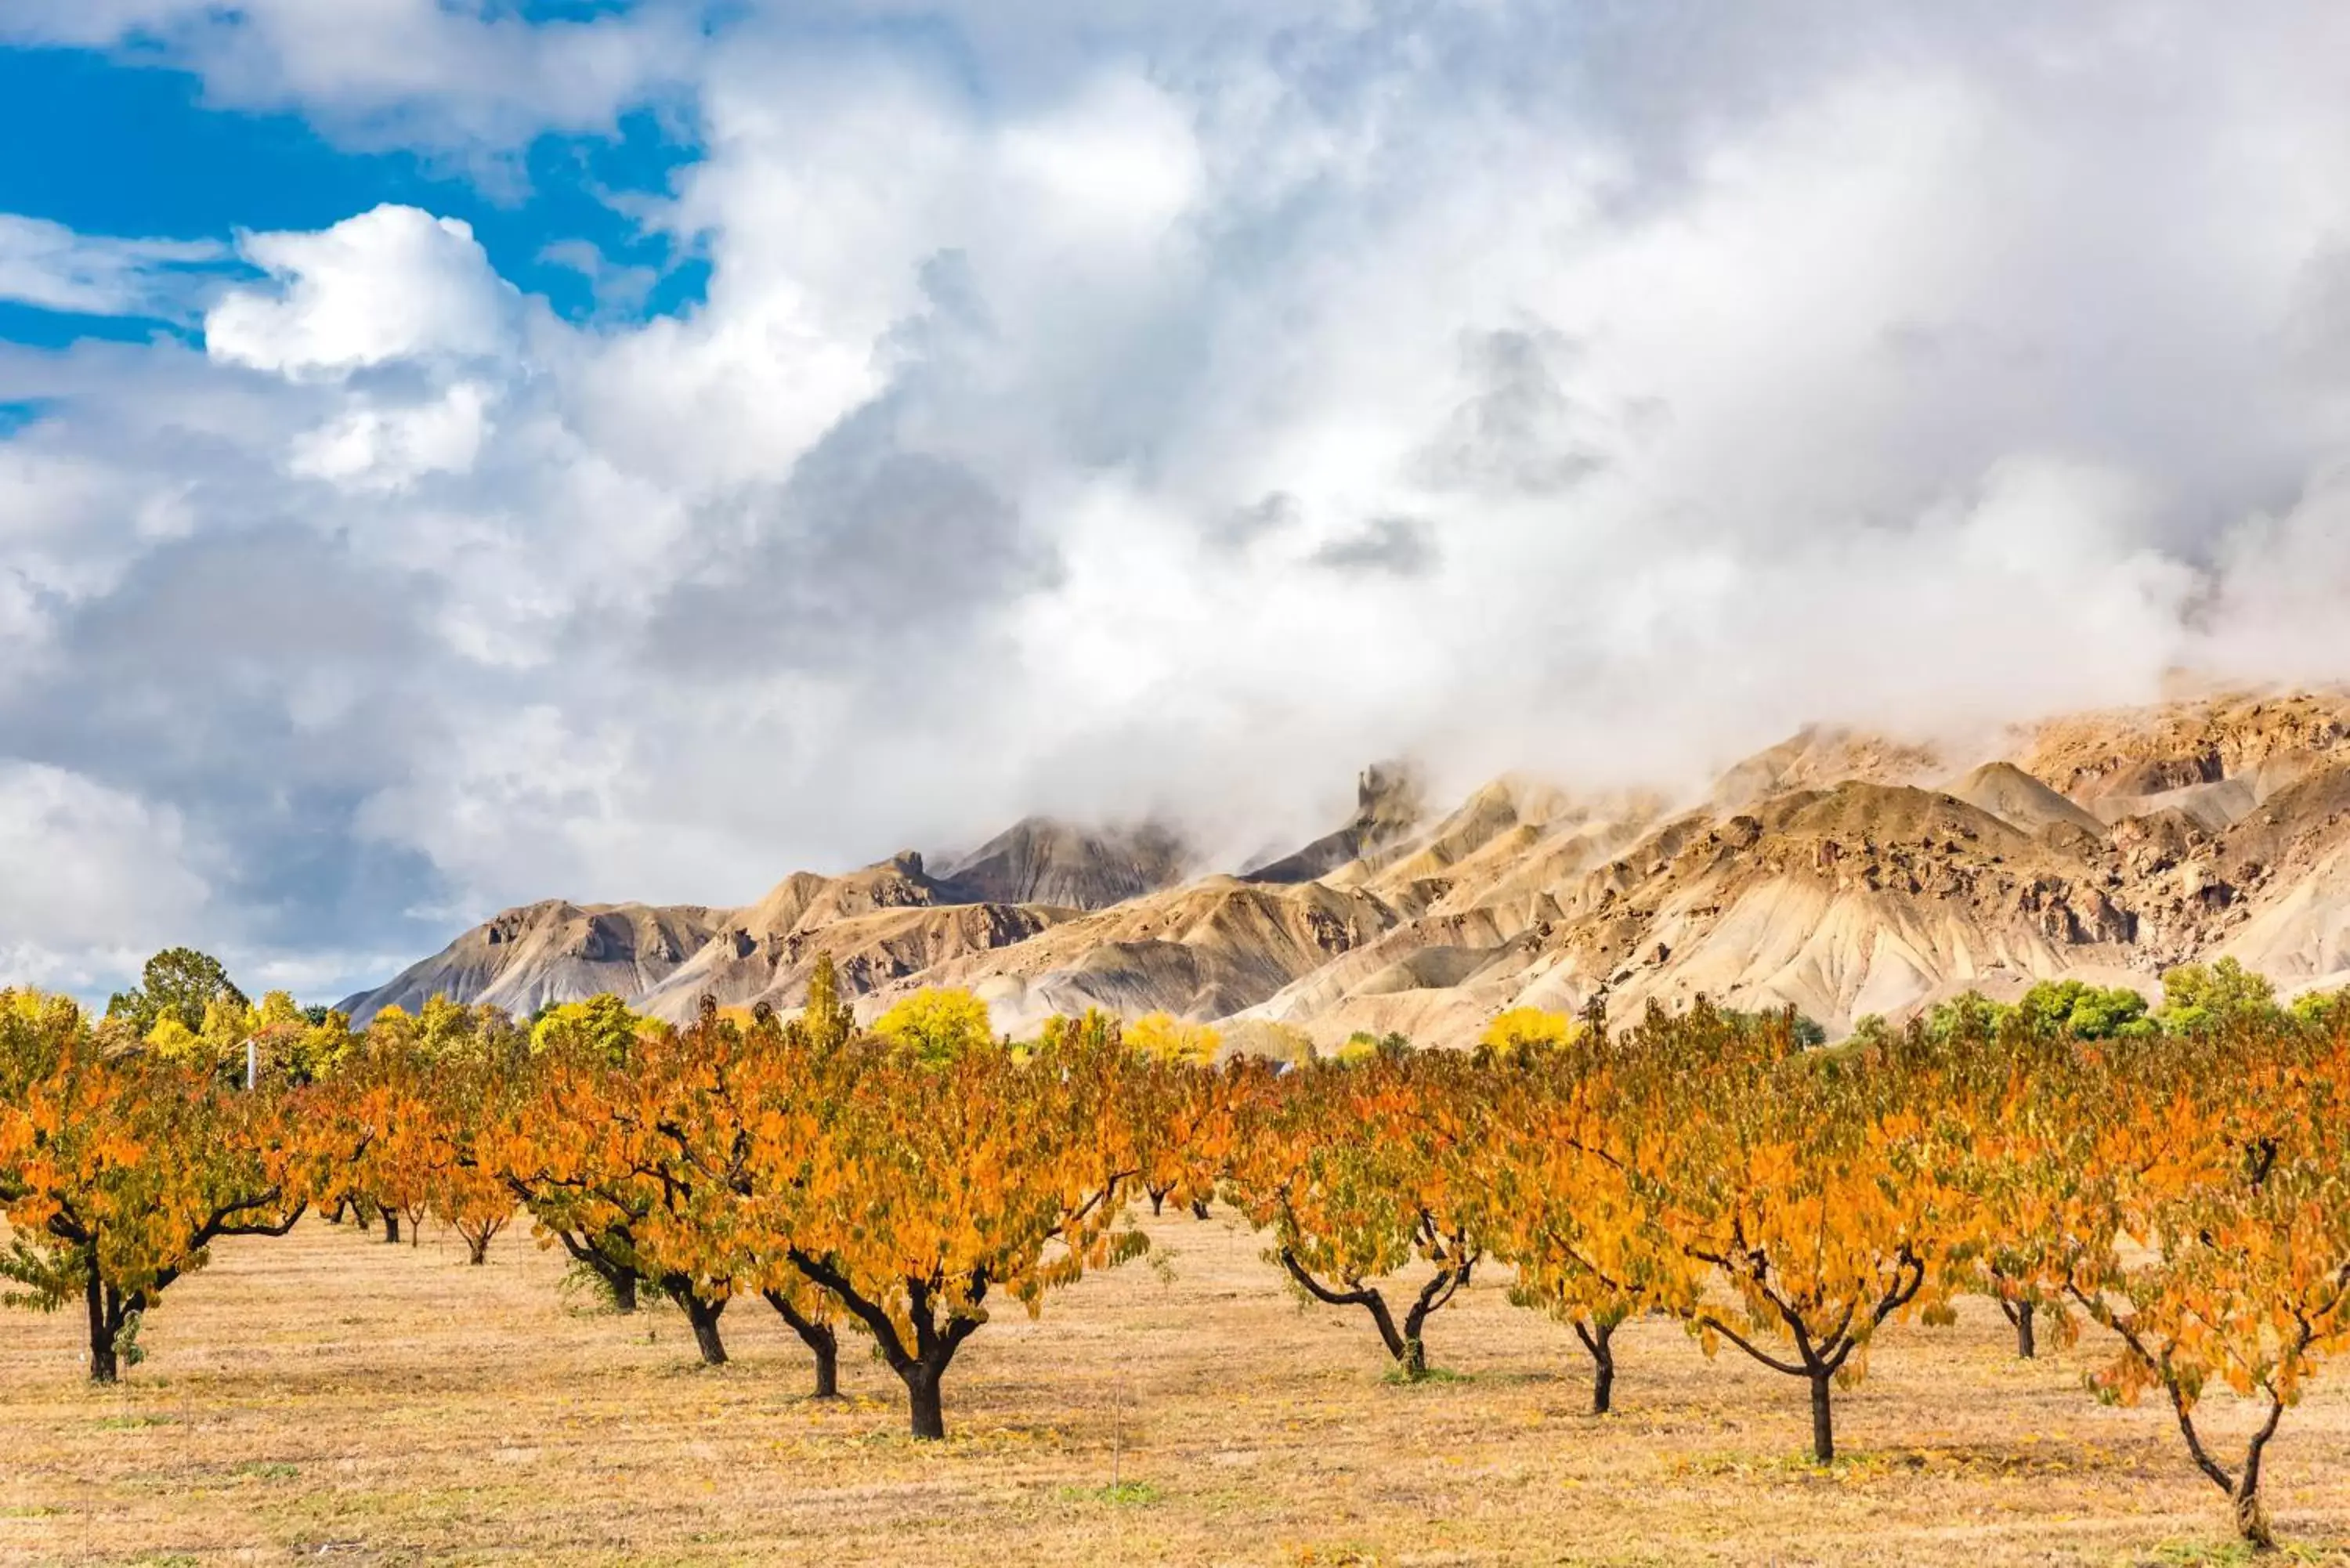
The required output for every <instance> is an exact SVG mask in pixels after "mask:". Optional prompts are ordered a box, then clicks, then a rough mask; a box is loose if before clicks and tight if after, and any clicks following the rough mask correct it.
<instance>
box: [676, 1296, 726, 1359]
mask: <svg viewBox="0 0 2350 1568" xmlns="http://www.w3.org/2000/svg"><path fill="white" fill-rule="evenodd" d="M671 1295H672V1296H674V1297H675V1298H676V1300H677V1304H678V1305H680V1306H681V1307H683V1308H684V1309H685V1317H686V1321H687V1322H688V1323H691V1324H693V1346H694V1348H695V1349H696V1350H699V1351H700V1352H701V1353H702V1363H703V1365H705V1366H725V1365H726V1345H725V1342H724V1341H723V1340H721V1339H720V1338H719V1337H718V1314H721V1313H723V1312H724V1311H725V1310H726V1303H724V1302H723V1301H717V1302H706V1301H703V1300H702V1298H701V1297H700V1296H698V1295H695V1294H694V1293H693V1292H692V1291H691V1290H690V1289H686V1288H683V1287H677V1288H673V1289H672V1290H671Z"/></svg>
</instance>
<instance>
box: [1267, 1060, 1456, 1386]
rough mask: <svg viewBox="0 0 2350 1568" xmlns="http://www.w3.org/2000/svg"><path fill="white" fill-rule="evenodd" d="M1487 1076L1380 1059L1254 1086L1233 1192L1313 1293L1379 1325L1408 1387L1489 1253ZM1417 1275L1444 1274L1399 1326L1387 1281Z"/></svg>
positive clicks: (1449, 1064) (1432, 1279)
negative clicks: (1482, 1168)
mask: <svg viewBox="0 0 2350 1568" xmlns="http://www.w3.org/2000/svg"><path fill="white" fill-rule="evenodd" d="M1479 1071H1480V1069H1479V1067H1478V1065H1477V1064H1475V1063H1474V1062H1472V1061H1471V1060H1470V1059H1469V1058H1468V1057H1466V1056H1463V1055H1461V1054H1456V1053H1451V1052H1426V1053H1419V1054H1391V1055H1389V1054H1371V1055H1368V1056H1367V1057H1366V1058H1364V1059H1363V1060H1362V1061H1361V1062H1359V1063H1355V1064H1346V1063H1330V1064H1316V1065H1315V1066H1311V1067H1307V1068H1303V1069H1299V1070H1295V1071H1292V1072H1289V1073H1286V1074H1279V1075H1276V1074H1274V1073H1273V1072H1271V1071H1269V1070H1267V1069H1266V1068H1264V1067H1263V1066H1262V1065H1259V1066H1256V1067H1253V1068H1252V1069H1251V1070H1250V1071H1249V1074H1248V1075H1247V1077H1246V1079H1245V1080H1244V1081H1245V1083H1246V1084H1247V1085H1248V1098H1247V1101H1246V1103H1245V1109H1244V1112H1243V1126H1242V1128H1241V1130H1240V1133H1239V1136H1238V1137H1237V1139H1236V1142H1235V1148H1234V1153H1233V1156H1232V1165H1231V1173H1230V1176H1229V1178H1228V1180H1227V1183H1226V1189H1227V1191H1228V1193H1229V1194H1230V1196H1231V1197H1232V1199H1233V1200H1234V1201H1235V1202H1236V1203H1237V1204H1238V1205H1239V1207H1240V1208H1241V1209H1242V1210H1243V1212H1245V1213H1246V1214H1247V1215H1248V1218H1249V1222H1250V1223H1251V1224H1253V1225H1254V1226H1255V1227H1257V1228H1258V1229H1259V1230H1265V1231H1271V1232H1272V1234H1273V1242H1274V1244H1273V1247H1272V1249H1271V1250H1270V1251H1269V1252H1268V1254H1267V1256H1268V1257H1269V1259H1270V1260H1271V1261H1272V1262H1276V1263H1278V1264H1280V1266H1281V1267H1282V1269H1283V1270H1284V1272H1286V1273H1287V1274H1288V1275H1289V1277H1290V1280H1291V1282H1293V1283H1294V1284H1295V1286H1296V1288H1297V1290H1298V1291H1299V1293H1301V1294H1302V1295H1304V1296H1305V1297H1306V1298H1307V1299H1309V1300H1312V1301H1316V1302H1320V1303H1323V1304H1325V1305H1327V1306H1337V1307H1359V1308H1361V1309H1362V1310H1363V1311H1364V1312H1365V1313H1367V1314H1369V1316H1370V1319H1371V1324H1372V1326H1373V1327H1374V1328H1375V1329H1376V1330H1377V1331H1378V1336H1379V1342H1380V1344H1381V1345H1384V1346H1385V1347H1386V1349H1387V1352H1388V1355H1389V1356H1390V1357H1391V1358H1392V1359H1393V1361H1394V1363H1395V1367H1396V1370H1397V1371H1398V1372H1399V1374H1400V1375H1401V1376H1403V1377H1405V1378H1406V1379H1408V1380H1417V1379H1419V1378H1420V1377H1423V1376H1426V1375H1427V1372H1428V1348H1427V1342H1426V1338H1425V1334H1426V1329H1427V1324H1428V1321H1429V1319H1430V1317H1431V1316H1433V1315H1434V1314H1436V1313H1438V1312H1440V1311H1441V1310H1442V1309H1443V1308H1444V1307H1445V1306H1446V1305H1447V1304H1448V1303H1451V1301H1452V1299H1453V1298H1454V1297H1455V1296H1456V1295H1457V1294H1459V1293H1460V1292H1461V1288H1462V1287H1463V1286H1465V1285H1467V1284H1468V1282H1469V1279H1470V1276H1471V1273H1472V1272H1474V1270H1475V1269H1476V1266H1477V1263H1478V1261H1479V1260H1480V1259H1481V1258H1482V1257H1483V1256H1484V1252H1485V1211H1484V1204H1483V1200H1482V1181H1481V1179H1480V1178H1479V1175H1478V1173H1477V1169H1476V1161H1475V1150H1476V1148H1477V1147H1478V1146H1479V1144H1480V1142H1481V1140H1482V1138H1483V1137H1484V1133H1483V1130H1482V1117H1483V1112H1484V1105H1483V1096H1482V1095H1481V1094H1480V1093H1479V1092H1478V1089H1477V1085H1476V1082H1475V1080H1476V1075H1477V1074H1478V1073H1479ZM1415 1264H1421V1265H1425V1266H1427V1267H1428V1268H1429V1269H1430V1271H1431V1272H1430V1274H1429V1276H1428V1277H1427V1278H1426V1279H1425V1280H1424V1281H1422V1282H1420V1284H1419V1287H1418V1289H1417V1290H1416V1291H1415V1292H1414V1293H1412V1294H1411V1296H1410V1298H1409V1303H1408V1304H1407V1305H1405V1307H1404V1309H1403V1313H1402V1315H1401V1318H1400V1320H1399V1318H1398V1315H1397V1314H1396V1311H1395V1308H1394V1306H1393V1304H1392V1303H1389V1301H1388V1294H1387V1293H1388V1290H1389V1289H1390V1288H1392V1287H1391V1286H1389V1285H1386V1284H1383V1283H1381V1281H1383V1280H1386V1279H1388V1278H1389V1277H1390V1276H1393V1275H1396V1274H1398V1273H1399V1272H1402V1271H1404V1270H1406V1269H1409V1268H1411V1267H1412V1266H1414V1265H1415Z"/></svg>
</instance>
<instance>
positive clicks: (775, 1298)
mask: <svg viewBox="0 0 2350 1568" xmlns="http://www.w3.org/2000/svg"><path fill="white" fill-rule="evenodd" d="M766 1297H767V1304H768V1305H769V1306H772V1307H774V1308H775V1311H776V1313H777V1314H780V1315H781V1316H782V1318H783V1320H784V1321H785V1323H787V1324H791V1328H792V1332H793V1333H794V1334H798V1335H799V1336H800V1343H801V1344H803V1345H806V1346H807V1347H808V1354H809V1355H813V1356H815V1357H816V1393H815V1394H814V1395H813V1396H812V1397H814V1398H817V1399H837V1398H839V1397H840V1335H839V1334H837V1333H836V1332H834V1330H833V1326H832V1324H828V1323H817V1322H816V1321H815V1320H814V1319H812V1318H810V1317H808V1316H806V1314H803V1313H802V1312H800V1310H799V1309H798V1308H796V1307H795V1306H793V1305H792V1303H791V1298H790V1297H788V1296H786V1295H785V1294H784V1293H783V1292H781V1291H769V1292H767V1293H766Z"/></svg>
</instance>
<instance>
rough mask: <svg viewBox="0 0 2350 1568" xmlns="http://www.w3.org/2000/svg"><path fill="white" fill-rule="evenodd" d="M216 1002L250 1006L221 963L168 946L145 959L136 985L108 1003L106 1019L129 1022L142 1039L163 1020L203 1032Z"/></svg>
mask: <svg viewBox="0 0 2350 1568" xmlns="http://www.w3.org/2000/svg"><path fill="white" fill-rule="evenodd" d="M214 1002H233V1003H234V1004H235V1005H236V1006H238V1007H244V1006H246V1005H248V1003H247V1002H246V1001H245V996H244V992H241V991H239V990H237V988H236V986H235V984H234V982H233V981H230V979H229V978H228V971H227V970H226V969H224V967H222V964H221V961H220V960H218V959H216V958H214V957H213V956H212V955H211V954H210V953H200V952H198V951H196V950H195V949H193V948H166V949H164V950H162V951H161V952H160V953H157V954H156V955H155V956H154V957H153V958H151V959H149V960H148V961H147V963H146V967H145V968H143V969H142V970H141V971H140V975H139V983H138V984H137V985H135V986H132V987H131V988H130V990H129V991H118V992H115V993H114V995H113V996H111V997H109V999H108V1000H107V1003H106V1016H107V1018H108V1020H109V1022H114V1023H127V1024H129V1025H130V1027H131V1029H132V1030H133V1031H134V1032H136V1033H138V1034H139V1035H140V1037H141V1038H142V1039H143V1038H144V1037H145V1036H146V1034H147V1033H148V1032H149V1031H150V1030H151V1029H153V1028H154V1027H155V1026H156V1025H157V1024H158V1023H161V1022H163V1021H164V1020H165V1019H172V1020H174V1021H176V1022H177V1023H179V1025H180V1027H181V1028H182V1029H185V1030H186V1031H187V1032H188V1033H191V1034H202V1033H203V1029H204V1012H205V1010H206V1009H208V1008H210V1007H211V1006H212V1005H213V1003H214Z"/></svg>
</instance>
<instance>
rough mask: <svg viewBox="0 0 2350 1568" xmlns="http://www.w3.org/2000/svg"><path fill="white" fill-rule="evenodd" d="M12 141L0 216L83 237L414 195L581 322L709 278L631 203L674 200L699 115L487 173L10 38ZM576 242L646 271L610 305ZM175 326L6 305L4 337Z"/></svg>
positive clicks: (638, 127)
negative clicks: (570, 261) (216, 102)
mask: <svg viewBox="0 0 2350 1568" xmlns="http://www.w3.org/2000/svg"><path fill="white" fill-rule="evenodd" d="M615 8H616V7H612V6H592V5H576V6H567V7H560V8H558V7H555V6H551V5H543V6H540V7H538V8H537V9H538V10H539V11H541V12H544V13H551V14H575V15H589V14H593V13H594V12H596V11H598V10H610V9H615ZM0 147H5V148H7V149H10V150H12V151H10V153H9V155H8V156H6V157H5V159H0V212H6V213H17V214H21V215H24V216H27V217H36V218H46V219H49V220H51V221H53V222H56V223H62V224H64V225H66V226H67V227H68V228H71V229H75V230H78V231H80V232H83V233H88V234H122V235H130V234H135V235H139V236H140V237H149V238H168V239H180V240H213V241H219V242H221V243H223V244H227V243H228V242H230V241H231V240H232V239H233V237H234V234H235V233H236V231H238V230H240V229H264V230H266V229H318V228H324V227H326V226H327V225H328V224H329V223H334V222H336V221H337V220H338V219H340V218H344V217H348V216H349V215H350V213H353V212H355V211H359V210H360V209H362V208H365V207H369V206H373V205H376V204H378V203H380V202H402V203H408V204H412V205H415V206H419V207H423V208H428V209H430V210H432V211H433V212H435V213H443V214H446V215H449V216H452V217H457V218H462V219H463V220H464V221H465V222H466V223H470V224H471V225H472V226H473V232H474V234H475V235H476V236H477V237H478V238H479V239H480V241H481V243H482V246H483V248H484V250H485V251H487V252H488V253H489V256H490V259H491V262H492V264H493V265H495V266H496V268H497V269H498V271H499V273H500V274H501V275H504V276H505V277H508V278H510V279H512V280H513V281H514V282H515V283H516V284H517V285H518V286H522V287H525V288H526V289H529V290H530V291H532V292H533V293H536V294H540V295H543V296H546V299H547V300H548V301H549V303H550V304H551V305H552V306H554V308H555V309H556V310H557V311H559V312H560V313H561V314H563V315H564V316H566V317H571V318H573V319H587V318H590V317H598V316H604V317H612V316H620V317H641V316H645V315H650V314H659V313H665V312H675V311H678V310H681V309H685V308H687V307H689V306H691V305H692V303H693V302H694V301H695V300H696V299H697V298H699V297H700V294H701V290H702V286H703V281H704V279H705V277H706V275H707V268H706V265H704V264H702V262H701V261H700V260H699V259H698V258H696V257H695V256H694V255H693V254H692V249H691V244H681V243H678V242H676V241H674V240H672V239H671V237H670V236H668V235H665V234H647V233H646V232H645V231H644V230H643V228H642V227H641V226H640V225H639V223H637V222H635V221H634V220H633V219H632V218H630V217H629V215H628V214H627V208H628V206H629V202H631V201H632V200H634V199H636V198H639V197H644V196H655V197H658V196H660V195H663V194H665V193H666V192H667V189H668V182H669V180H670V177H671V174H672V173H673V172H674V171H676V170H677V169H678V168H679V167H681V165H683V164H686V163H689V162H691V161H692V160H693V158H694V156H695V151H696V150H695V146H694V142H693V140H692V129H691V122H690V119H689V118H688V117H686V116H684V115H682V114H681V113H679V112H678V111H677V110H676V109H673V108H672V109H662V108H657V107H651V106H648V107H642V108H638V109H631V110H629V111H628V112H627V113H625V114H624V115H622V116H621V117H620V118H619V119H618V122H617V123H616V124H615V125H614V126H613V127H612V128H611V130H608V131H607V132H603V133H599V134H596V135H587V136H582V135H553V134H550V135H546V136H542V137H539V138H536V139H535V140H531V141H530V142H529V143H528V144H527V145H526V146H525V147H524V148H522V149H519V150H515V151H503V150H502V151H499V152H498V153H497V154H495V158H496V163H495V165H494V167H492V168H491V169H490V170H489V171H487V173H486V175H485V174H484V171H482V170H480V169H476V168H468V167H466V166H465V165H464V163H463V161H461V160H460V159H459V158H457V157H456V156H453V155H452V154H451V153H450V152H448V151H419V150H415V149H406V148H391V149H386V150H381V151H351V150H349V149H348V148H345V147H341V146H338V145H337V143H336V142H335V140H331V139H330V138H329V137H328V136H327V135H325V134H323V133H322V132H321V131H320V130H317V128H316V127H314V126H313V125H312V124H311V123H309V121H307V119H304V117H303V116H302V115H301V114H299V113H297V112H292V111H286V112H278V113H263V112H255V111H252V110H245V109H224V108H218V107H213V106H210V105H208V104H207V103H206V101H205V89H204V84H203V78H201V77H200V76H198V75H197V74H195V73H193V72H192V71H188V70H182V69H175V68H172V67H168V66H163V65H159V64H155V63H151V62H145V61H141V60H140V59H138V58H137V57H128V58H126V57H122V56H120V55H112V54H108V53H101V52H98V51H93V50H83V49H66V48H20V49H0ZM566 242H569V243H571V244H573V245H578V244H585V245H588V246H592V247H594V249H595V251H596V252H597V253H598V254H600V255H601V256H603V257H604V258H605V260H606V262H607V263H608V265H610V266H612V267H614V268H616V269H619V268H626V269H636V270H640V271H642V272H643V273H644V274H645V276H644V277H643V279H642V280H641V287H640V289H639V287H635V286H630V287H624V288H622V289H620V290H619V291H618V292H615V291H614V290H612V289H611V288H609V287H607V288H606V290H605V291H604V293H603V296H602V297H600V298H599V297H598V286H597V284H596V281H595V280H594V279H593V278H592V277H591V276H590V275H588V274H587V273H586V272H584V271H583V270H581V269H580V268H579V267H578V266H577V265H564V262H563V261H562V260H561V259H560V256H561V254H563V253H561V252H560V251H558V252H557V254H556V256H555V257H550V255H549V254H548V252H549V249H550V247H559V246H562V245H564V244H566ZM224 271H225V272H226V275H234V269H233V268H231V269H224ZM173 325H175V324H172V323H165V322H158V321H156V320H154V319H152V318H148V317H136V316H132V317H105V316H91V315H81V314H75V313H68V312H58V311H50V310H42V309H38V308H36V307H33V306H26V305H24V304H22V303H19V302H15V301H6V300H0V337H5V338H6V339H7V340H9V341H13V342H19V343H26V344H31V345H35V346H39V347H57V346H58V345H61V344H64V343H68V342H70V341H72V340H73V339H75V338H77V337H120V338H125V339H130V340H136V339H139V338H143V337H147V336H149V335H151V333H153V332H155V331H156V330H158V329H159V328H166V327H171V326H173Z"/></svg>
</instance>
